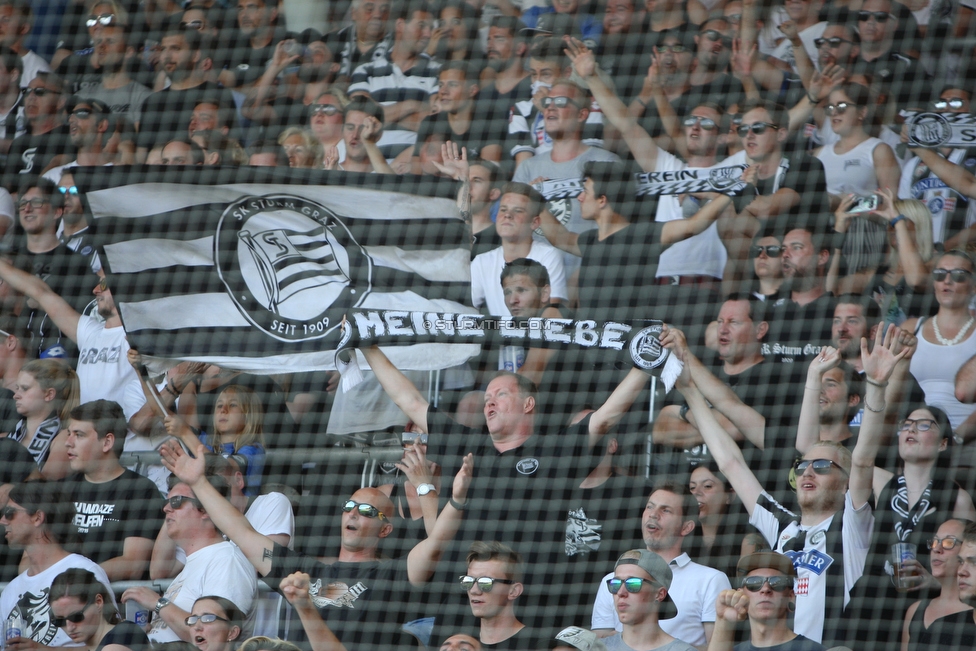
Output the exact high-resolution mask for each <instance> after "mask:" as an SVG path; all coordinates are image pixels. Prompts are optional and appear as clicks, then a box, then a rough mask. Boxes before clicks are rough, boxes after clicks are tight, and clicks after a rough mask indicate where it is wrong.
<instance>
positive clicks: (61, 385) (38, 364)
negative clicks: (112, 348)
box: [20, 359, 81, 423]
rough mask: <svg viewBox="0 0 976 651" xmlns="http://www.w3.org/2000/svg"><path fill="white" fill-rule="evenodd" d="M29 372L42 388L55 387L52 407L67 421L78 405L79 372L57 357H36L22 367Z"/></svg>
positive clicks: (79, 389)
mask: <svg viewBox="0 0 976 651" xmlns="http://www.w3.org/2000/svg"><path fill="white" fill-rule="evenodd" d="M20 370H21V372H22V373H27V374H28V375H30V376H31V377H32V378H34V380H35V381H36V382H37V383H38V384H39V385H40V387H41V388H42V389H44V390H45V391H47V390H48V389H54V394H55V395H54V401H53V403H52V404H51V407H52V408H53V409H54V410H55V411H57V413H58V418H59V419H60V420H61V422H62V423H67V422H68V418H69V414H70V413H71V410H72V409H74V408H75V407H77V406H78V402H79V397H80V395H81V388H80V387H79V385H78V374H77V373H75V372H74V371H73V370H72V369H71V368H70V367H68V366H67V365H66V364H64V363H63V362H61V361H60V360H57V359H35V360H34V361H31V362H28V363H26V364H24V366H23V367H22V368H21V369H20Z"/></svg>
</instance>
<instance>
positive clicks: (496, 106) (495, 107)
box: [474, 75, 532, 149]
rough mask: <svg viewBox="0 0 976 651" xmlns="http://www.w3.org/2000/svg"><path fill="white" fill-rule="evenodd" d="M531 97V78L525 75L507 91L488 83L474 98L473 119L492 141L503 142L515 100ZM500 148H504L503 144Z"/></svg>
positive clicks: (521, 100)
mask: <svg viewBox="0 0 976 651" xmlns="http://www.w3.org/2000/svg"><path fill="white" fill-rule="evenodd" d="M530 99H532V79H531V78H530V77H529V76H528V75H527V76H526V77H525V78H524V79H522V81H520V82H519V83H517V84H515V86H514V87H513V88H512V90H510V91H508V92H507V93H502V92H499V90H498V89H497V88H496V87H495V84H494V83H491V84H488V86H486V87H485V89H484V90H482V91H481V92H480V93H478V97H477V98H476V99H475V104H474V114H475V121H476V122H479V123H481V124H482V125H484V126H483V128H484V129H485V130H486V132H487V133H488V134H490V135H491V137H492V138H493V140H494V142H497V143H499V144H504V143H505V141H506V140H507V138H508V120H509V117H510V116H511V114H512V107H513V106H515V104H516V103H517V102H526V101H529V100H530ZM502 149H506V148H505V147H504V146H503V147H502Z"/></svg>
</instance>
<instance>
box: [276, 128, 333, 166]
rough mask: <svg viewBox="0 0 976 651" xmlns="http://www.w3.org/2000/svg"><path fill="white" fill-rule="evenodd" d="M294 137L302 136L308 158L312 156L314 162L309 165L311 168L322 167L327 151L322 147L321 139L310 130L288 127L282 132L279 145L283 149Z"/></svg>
mask: <svg viewBox="0 0 976 651" xmlns="http://www.w3.org/2000/svg"><path fill="white" fill-rule="evenodd" d="M292 136H301V138H302V140H303V141H304V142H303V144H304V145H305V151H306V156H311V157H312V160H311V161H310V164H309V165H308V167H309V168H312V169H318V168H320V167H322V159H323V158H325V149H323V147H322V143H321V142H319V139H318V138H316V137H315V134H314V133H312V132H311V131H310V130H309V129H303V128H301V127H288V128H287V129H285V130H284V131H282V132H281V135H280V136H278V144H279V145H281V146H282V147H284V146H285V141H286V140H288V139H289V138H291V137H292Z"/></svg>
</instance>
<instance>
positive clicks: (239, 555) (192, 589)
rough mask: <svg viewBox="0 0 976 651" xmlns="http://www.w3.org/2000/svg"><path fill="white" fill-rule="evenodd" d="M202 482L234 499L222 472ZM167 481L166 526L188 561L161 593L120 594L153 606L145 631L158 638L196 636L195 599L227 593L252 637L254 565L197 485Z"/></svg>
mask: <svg viewBox="0 0 976 651" xmlns="http://www.w3.org/2000/svg"><path fill="white" fill-rule="evenodd" d="M204 452H205V450H204V449H203V448H201V450H200V451H199V456H200V461H201V462H203V461H204V459H203V457H204V456H205V455H204ZM203 483H204V484H206V486H207V488H209V489H210V490H212V491H214V494H216V495H218V496H219V499H220V500H221V501H222V503H224V504H228V505H229V504H230V503H229V502H227V501H226V498H227V497H228V496H229V495H230V487H228V486H227V482H225V481H224V479H223V477H204V478H203ZM167 484H168V486H169V493H167V495H166V500H165V501H164V502H163V505H162V511H163V514H164V517H165V524H164V525H163V526H164V527H165V528H166V535H167V536H168V537H169V539H170V540H171V541H172V542H173V543H175V544H176V545H179V546H180V547H181V548H182V549H183V551H185V552H186V565H184V567H183V571H182V572H180V573H179V575H177V577H176V578H175V579H173V582H172V583H171V584H170V586H169V588H168V589H167V590H166V592H165V593H163V596H162V597H160V596H159V594H157V593H156V591H155V590H152V589H151V588H147V587H144V586H137V587H133V588H129V589H128V590H126V591H125V592H124V593H123V594H122V599H121V600H122V601H123V602H129V601H134V602H136V603H137V604H139V606H141V607H142V608H144V609H146V610H151V611H153V617H152V621H151V622H150V628H149V631H148V633H147V634H148V635H149V639H150V640H152V641H153V643H155V644H161V643H165V642H177V641H179V640H183V641H184V642H192V641H193V635H194V629H193V627H192V626H189V625H188V624H187V623H186V619H187V617H188V616H189V615H190V610H191V609H192V608H193V603H194V602H195V601H196V600H197V599H199V598H200V597H205V596H217V597H223V598H225V599H228V600H229V601H230V602H231V603H233V604H235V605H236V606H237V607H238V608H240V610H241V612H242V613H244V615H245V621H244V631H245V633H244V635H243V636H244V637H250V635H251V628H252V626H253V623H254V610H253V608H252V606H253V605H254V602H255V600H256V599H257V591H258V584H257V577H256V576H255V573H254V567H253V566H252V565H251V563H249V562H248V558H247V557H246V556H245V555H244V552H243V551H242V550H241V548H240V547H238V546H237V545H235V544H234V543H233V542H230V541H228V540H226V539H225V538H224V536H223V534H222V533H221V530H220V529H218V528H217V523H216V520H215V519H214V518H211V516H210V514H209V513H208V512H207V510H206V508H205V506H204V504H203V502H202V501H200V500H199V499H197V496H196V493H195V492H194V489H193V488H191V487H190V486H189V485H187V484H186V483H184V482H183V481H182V480H180V479H179V478H178V477H176V476H175V475H172V476H170V477H169V479H168V481H167ZM157 508H158V507H157ZM231 508H233V506H231ZM234 510H235V512H237V510H236V509H234ZM237 513H239V512H237ZM241 517H244V516H243V515H242V516H241Z"/></svg>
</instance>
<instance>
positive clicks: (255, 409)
mask: <svg viewBox="0 0 976 651" xmlns="http://www.w3.org/2000/svg"><path fill="white" fill-rule="evenodd" d="M227 392H232V393H233V394H234V395H236V396H237V399H238V400H239V401H240V403H241V412H242V413H243V414H244V429H243V430H242V431H241V433H240V434H238V435H237V439H236V440H235V441H234V452H237V451H238V450H240V449H241V448H243V447H247V446H248V445H260V446H261V447H264V407H263V406H262V405H261V401H260V400H259V399H258V396H257V394H256V393H254V392H253V391H251V390H250V389H248V388H247V387H243V386H241V385H239V384H230V385H228V386H226V387H224V388H223V389H221V390H220V393H218V394H217V400H220V396H222V395H224V394H225V393H227ZM214 404H215V405H216V403H214ZM216 417H217V413H216V409H215V410H214V425H213V428H212V429H213V431H212V432H210V434H209V435H208V436H207V445H209V446H210V448H211V449H212V450H213V451H214V452H220V434H218V433H217V423H216Z"/></svg>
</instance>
